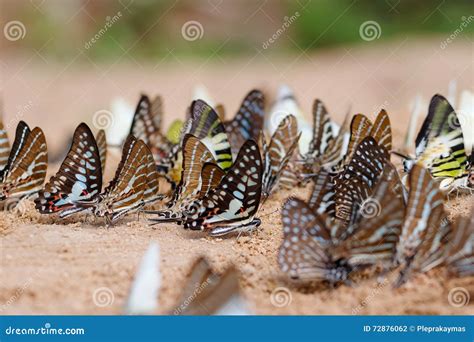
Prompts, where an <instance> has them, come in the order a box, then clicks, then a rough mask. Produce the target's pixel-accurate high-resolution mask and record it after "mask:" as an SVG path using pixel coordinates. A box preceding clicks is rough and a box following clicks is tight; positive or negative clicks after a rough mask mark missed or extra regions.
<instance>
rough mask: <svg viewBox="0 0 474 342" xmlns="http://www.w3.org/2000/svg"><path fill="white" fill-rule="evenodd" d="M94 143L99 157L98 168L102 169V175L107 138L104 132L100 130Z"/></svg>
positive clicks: (105, 160)
mask: <svg viewBox="0 0 474 342" xmlns="http://www.w3.org/2000/svg"><path fill="white" fill-rule="evenodd" d="M95 141H96V142H97V148H98V149H99V156H100V166H101V169H102V173H104V171H105V165H106V162H107V137H106V135H105V131H104V130H103V129H101V130H100V131H99V132H98V133H97V135H96V137H95Z"/></svg>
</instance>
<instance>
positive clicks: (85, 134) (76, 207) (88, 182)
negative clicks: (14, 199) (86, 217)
mask: <svg viewBox="0 0 474 342" xmlns="http://www.w3.org/2000/svg"><path fill="white" fill-rule="evenodd" d="M101 189H102V165H101V159H100V150H99V148H98V146H97V142H96V140H95V138H94V135H93V134H92V131H91V130H90V128H89V126H87V125H86V124H85V123H81V124H80V125H79V126H78V127H77V128H76V130H75V132H74V136H73V140H72V145H71V148H70V149H69V152H68V154H67V156H66V158H65V159H64V161H63V162H62V164H61V166H60V168H59V171H58V172H57V173H56V174H55V175H54V176H53V177H51V179H50V180H49V182H48V183H46V185H45V186H44V188H43V189H42V190H41V191H40V192H39V197H38V198H37V199H36V200H35V203H36V209H37V210H38V211H39V212H40V213H42V214H54V213H59V214H60V217H61V218H64V217H67V216H70V215H72V214H74V213H77V212H80V211H83V210H90V209H92V207H93V206H94V205H95V204H96V203H97V200H98V198H99V195H100V192H101Z"/></svg>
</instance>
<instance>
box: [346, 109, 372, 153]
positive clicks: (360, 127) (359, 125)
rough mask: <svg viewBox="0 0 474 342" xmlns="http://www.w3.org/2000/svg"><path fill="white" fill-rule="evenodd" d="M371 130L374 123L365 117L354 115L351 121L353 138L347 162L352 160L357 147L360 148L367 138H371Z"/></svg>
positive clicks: (350, 142) (350, 141) (351, 138)
mask: <svg viewBox="0 0 474 342" xmlns="http://www.w3.org/2000/svg"><path fill="white" fill-rule="evenodd" d="M371 129H372V121H370V120H369V119H368V118H367V117H366V116H365V115H363V114H357V115H354V117H353V118H352V121H351V137H350V140H349V146H348V148H347V155H346V161H348V160H350V159H351V158H352V155H353V153H354V151H355V150H356V148H357V146H359V144H360V143H361V142H362V140H364V138H365V137H367V136H369V134H370V131H371Z"/></svg>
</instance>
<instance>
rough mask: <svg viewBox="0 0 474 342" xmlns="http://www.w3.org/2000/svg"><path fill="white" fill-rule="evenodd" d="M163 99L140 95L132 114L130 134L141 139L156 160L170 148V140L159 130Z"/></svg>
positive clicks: (163, 155) (164, 155) (162, 156)
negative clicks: (151, 98) (151, 99)
mask: <svg viewBox="0 0 474 342" xmlns="http://www.w3.org/2000/svg"><path fill="white" fill-rule="evenodd" d="M162 117H163V101H162V99H161V97H160V96H156V97H155V98H154V99H153V101H150V98H149V97H148V96H147V95H141V97H140V100H139V101H138V104H137V108H136V109H135V115H134V116H133V121H132V126H131V128H130V135H132V136H134V137H136V138H137V139H139V140H142V141H143V142H144V143H145V144H146V145H147V146H149V148H150V149H151V151H152V153H153V156H154V158H155V159H156V160H159V159H161V158H164V157H166V155H167V153H168V152H169V150H170V148H171V144H170V142H169V141H168V140H167V139H166V137H165V136H164V135H163V134H162V132H161V126H162V125H161V123H162Z"/></svg>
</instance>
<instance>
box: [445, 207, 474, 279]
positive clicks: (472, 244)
mask: <svg viewBox="0 0 474 342" xmlns="http://www.w3.org/2000/svg"><path fill="white" fill-rule="evenodd" d="M446 246H449V247H448V248H447V251H446V259H445V260H444V262H443V263H444V264H445V265H446V266H447V268H448V271H449V274H451V275H454V276H457V277H468V276H472V275H474V211H471V217H461V218H459V219H457V221H456V222H455V224H454V225H453V234H452V237H451V239H450V240H449V242H448V243H447V244H446Z"/></svg>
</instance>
